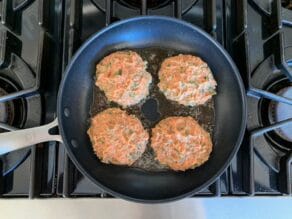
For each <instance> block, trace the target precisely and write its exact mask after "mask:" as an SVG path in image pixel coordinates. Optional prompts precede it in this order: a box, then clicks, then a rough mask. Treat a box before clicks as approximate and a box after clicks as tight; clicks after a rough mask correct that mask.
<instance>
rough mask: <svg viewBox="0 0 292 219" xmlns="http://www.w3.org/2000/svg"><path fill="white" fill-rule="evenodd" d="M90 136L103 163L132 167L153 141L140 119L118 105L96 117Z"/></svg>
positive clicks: (90, 129)
mask: <svg viewBox="0 0 292 219" xmlns="http://www.w3.org/2000/svg"><path fill="white" fill-rule="evenodd" d="M88 135H89V137H90V140H91V142H92V146H93V150H94V152H95V154H96V155H97V157H98V158H99V159H100V160H101V161H102V162H104V163H112V164H117V165H129V166H130V165H132V164H133V163H134V162H135V161H136V160H137V159H138V158H139V157H140V156H141V155H142V154H143V152H144V151H145V149H146V145H147V143H148V140H149V135H148V132H147V131H146V130H144V128H143V126H142V124H141V122H140V121H139V119H137V118H136V117H135V116H133V115H128V114H127V113H126V112H125V111H123V110H121V109H118V108H110V109H107V110H105V111H103V112H101V113H99V114H97V115H96V116H94V117H93V118H92V120H91V126H90V128H89V130H88Z"/></svg>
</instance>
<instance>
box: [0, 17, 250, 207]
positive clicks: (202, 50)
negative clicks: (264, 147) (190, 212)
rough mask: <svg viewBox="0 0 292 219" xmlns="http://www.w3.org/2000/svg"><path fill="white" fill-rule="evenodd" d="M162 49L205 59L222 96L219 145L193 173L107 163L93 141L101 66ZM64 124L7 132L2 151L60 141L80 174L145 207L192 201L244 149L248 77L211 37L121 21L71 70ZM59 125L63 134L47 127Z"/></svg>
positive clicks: (176, 25) (154, 21)
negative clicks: (120, 53)
mask: <svg viewBox="0 0 292 219" xmlns="http://www.w3.org/2000/svg"><path fill="white" fill-rule="evenodd" d="M145 47H162V48H167V49H174V50H177V51H181V52H183V53H191V54H196V55H198V56H200V57H201V58H202V59H203V60H205V61H206V62H207V63H208V65H209V66H210V68H211V69H212V72H213V74H214V77H215V79H216V81H217V83H218V87H217V93H218V94H217V95H216V96H215V97H214V98H215V100H214V101H215V114H216V117H215V127H214V135H213V136H214V137H213V141H214V148H213V152H212V154H211V156H210V159H209V160H208V161H207V162H206V163H205V164H204V165H202V166H201V167H199V168H196V169H194V170H188V171H186V172H174V171H163V172H150V171H145V170H141V169H137V168H127V167H121V166H114V165H106V164H103V163H101V162H100V161H99V160H98V159H97V157H96V156H95V155H94V153H93V151H92V148H91V143H90V141H89V138H88V136H87V133H86V131H87V129H88V125H89V123H88V121H89V119H90V106H91V102H92V95H93V93H92V91H93V86H94V81H93V75H94V73H95V65H96V63H97V62H98V61H99V60H100V59H102V58H103V57H104V56H105V55H107V54H109V53H111V52H114V51H117V50H122V49H134V48H135V49H136V48H145ZM57 117H58V118H57V119H56V120H55V121H54V122H53V123H51V124H48V125H46V126H41V127H37V128H32V129H26V130H21V131H14V132H10V133H3V134H1V135H0V149H1V151H0V154H4V153H7V152H10V151H13V150H16V149H19V148H22V147H24V146H27V145H33V144H36V143H40V142H45V141H52V140H56V141H61V142H63V143H64V145H65V146H66V149H67V152H68V154H69V155H70V158H71V159H72V161H73V162H74V164H75V165H76V166H77V167H78V168H79V170H80V171H81V172H82V173H83V174H84V175H86V176H87V177H88V178H90V179H91V180H92V181H93V182H94V183H96V184H97V185H98V186H99V187H101V188H102V189H104V190H105V191H106V192H108V193H110V194H112V195H114V196H117V197H121V198H124V199H128V200H132V201H139V202H151V203H154V202H166V201H172V200H177V199H181V198H184V197H187V196H191V195H193V194H195V193H196V192H198V191H200V190H202V189H203V188H204V187H206V186H208V185H210V184H211V183H212V182H213V181H214V180H215V179H216V178H217V177H219V176H220V174H222V172H223V171H224V170H225V169H226V167H227V166H228V165H229V164H230V162H231V159H232V158H233V156H234V155H235V153H236V152H237V150H238V148H239V146H240V143H241V141H242V138H243V134H244V130H245V125H246V100H245V91H244V87H243V84H242V80H241V78H240V75H239V73H238V70H237V68H236V66H235V65H234V63H233V61H232V60H231V58H230V57H229V55H228V54H227V53H226V51H225V50H224V49H223V48H222V47H221V46H220V45H219V44H218V43H217V42H215V41H214V40H213V39H212V38H211V37H210V36H209V35H208V34H207V33H205V32H204V31H202V30H200V29H199V28H197V27H195V26H193V25H191V24H188V23H186V22H183V21H180V20H176V19H173V18H167V17H156V16H148V17H137V18H133V19H128V20H123V21H121V22H116V23H114V24H113V25H111V26H109V27H107V28H105V29H103V30H102V31H100V32H98V33H96V34H95V35H94V36H93V37H91V38H90V39H89V40H88V41H87V42H85V43H84V44H83V46H82V47H81V48H80V49H79V50H78V52H77V53H76V55H75V56H74V58H73V59H72V61H71V63H70V64H69V66H68V67H67V69H66V74H65V76H64V78H63V80H62V83H61V86H60V91H59V96H58V108H57ZM56 125H59V130H60V134H61V135H60V136H59V135H50V134H49V133H48V130H49V129H51V128H52V127H54V126H56Z"/></svg>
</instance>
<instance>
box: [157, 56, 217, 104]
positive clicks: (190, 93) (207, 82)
mask: <svg viewBox="0 0 292 219" xmlns="http://www.w3.org/2000/svg"><path fill="white" fill-rule="evenodd" d="M158 74H159V80H160V82H159V84H158V86H159V88H160V90H161V91H162V92H163V93H164V95H165V96H166V98H168V99H170V100H173V101H177V102H178V103H180V104H183V105H185V106H195V105H200V104H204V103H205V102H207V101H208V100H209V99H211V98H212V96H213V95H215V94H216V91H215V89H216V85H217V83H216V81H215V80H214V77H213V75H212V72H211V70H210V68H209V67H208V65H207V63H205V62H204V61H202V59H200V58H199V57H196V56H192V55H178V56H173V57H170V58H167V59H165V60H164V61H163V63H162V65H161V68H160V70H159V73H158Z"/></svg>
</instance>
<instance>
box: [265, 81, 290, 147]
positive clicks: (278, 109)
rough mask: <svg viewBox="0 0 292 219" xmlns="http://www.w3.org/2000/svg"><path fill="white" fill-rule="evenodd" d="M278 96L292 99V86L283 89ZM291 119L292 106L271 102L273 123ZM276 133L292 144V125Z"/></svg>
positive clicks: (270, 112)
mask: <svg viewBox="0 0 292 219" xmlns="http://www.w3.org/2000/svg"><path fill="white" fill-rule="evenodd" d="M277 94H278V95H280V96H283V97H287V98H292V86H289V87H285V88H282V89H281V90H279V91H278V92H277ZM289 118H292V106H290V105H288V104H285V103H280V102H274V101H271V102H270V105H269V119H270V122H271V123H275V122H280V121H283V120H286V119H289ZM275 132H276V133H277V134H278V135H279V136H280V137H281V138H283V139H284V140H286V141H290V142H292V124H291V125H286V126H284V127H282V128H279V129H277V130H275Z"/></svg>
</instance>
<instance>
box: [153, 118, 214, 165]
mask: <svg viewBox="0 0 292 219" xmlns="http://www.w3.org/2000/svg"><path fill="white" fill-rule="evenodd" d="M151 146H152V148H153V150H154V152H155V155H156V159H157V160H158V161H159V162H160V163H161V164H164V165H167V166H169V167H170V168H171V169H173V170H182V171H184V170H187V169H193V168H195V167H197V166H200V165H202V164H203V163H205V162H206V161H207V160H208V159H209V156H210V153H211V151H212V147H213V146H212V140H211V137H210V134H209V133H208V132H207V131H205V130H204V129H203V128H202V127H201V126H200V125H199V124H198V123H197V122H196V121H195V120H194V119H193V118H192V117H190V116H188V117H168V118H166V119H164V120H162V121H160V122H159V123H158V124H157V125H156V126H155V128H153V129H152V137H151Z"/></svg>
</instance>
